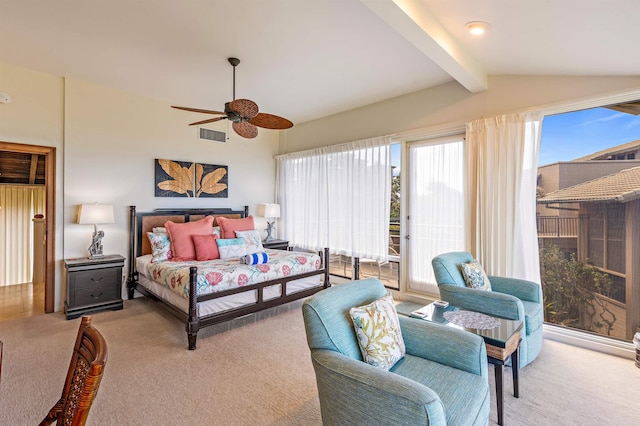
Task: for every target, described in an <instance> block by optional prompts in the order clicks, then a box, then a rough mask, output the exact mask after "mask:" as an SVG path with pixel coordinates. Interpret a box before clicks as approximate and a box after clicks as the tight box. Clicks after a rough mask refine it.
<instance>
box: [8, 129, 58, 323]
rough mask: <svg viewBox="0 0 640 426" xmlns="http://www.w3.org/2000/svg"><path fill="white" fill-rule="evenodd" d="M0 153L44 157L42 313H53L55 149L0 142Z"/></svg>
mask: <svg viewBox="0 0 640 426" xmlns="http://www.w3.org/2000/svg"><path fill="white" fill-rule="evenodd" d="M0 151H8V152H15V153H26V154H33V155H43V156H44V179H45V192H46V196H45V197H46V202H45V209H44V212H45V213H44V215H45V218H46V222H45V226H44V246H45V247H44V261H43V262H42V263H43V274H44V312H45V313H51V312H53V311H54V302H55V301H54V296H55V223H56V217H55V210H56V209H55V204H56V203H55V188H56V183H55V175H56V173H55V164H56V149H55V148H54V147H47V146H38V145H27V144H19V143H12V142H0Z"/></svg>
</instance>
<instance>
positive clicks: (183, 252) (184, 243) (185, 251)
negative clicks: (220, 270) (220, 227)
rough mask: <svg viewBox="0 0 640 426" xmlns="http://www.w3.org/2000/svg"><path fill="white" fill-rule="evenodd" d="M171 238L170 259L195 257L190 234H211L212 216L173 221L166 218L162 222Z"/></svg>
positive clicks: (183, 259)
mask: <svg viewBox="0 0 640 426" xmlns="http://www.w3.org/2000/svg"><path fill="white" fill-rule="evenodd" d="M164 226H165V228H167V233H168V234H169V238H170V239H171V254H172V255H173V257H172V258H171V260H173V261H176V262H184V261H187V260H194V259H195V258H196V250H195V248H194V246H193V241H192V240H191V236H192V235H212V232H213V231H212V229H213V228H212V227H213V216H207V217H205V218H204V219H200V220H198V221H195V222H186V223H175V222H171V221H170V220H168V221H167V222H165V224H164Z"/></svg>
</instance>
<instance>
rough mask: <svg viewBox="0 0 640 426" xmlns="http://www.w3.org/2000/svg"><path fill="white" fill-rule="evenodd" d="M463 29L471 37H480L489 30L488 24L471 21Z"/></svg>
mask: <svg viewBox="0 0 640 426" xmlns="http://www.w3.org/2000/svg"><path fill="white" fill-rule="evenodd" d="M465 27H466V28H467V30H468V31H469V33H471V34H472V35H482V34H484V33H485V32H486V31H487V29H488V28H489V24H487V23H486V22H482V21H471V22H467V23H466V24H465Z"/></svg>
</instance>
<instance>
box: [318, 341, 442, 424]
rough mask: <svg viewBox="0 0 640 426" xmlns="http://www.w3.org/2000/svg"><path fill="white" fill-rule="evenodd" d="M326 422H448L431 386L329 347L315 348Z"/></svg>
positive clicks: (321, 400)
mask: <svg viewBox="0 0 640 426" xmlns="http://www.w3.org/2000/svg"><path fill="white" fill-rule="evenodd" d="M311 359H312V361H313V367H314V369H315V372H316V382H317V384H318V393H319V396H320V406H321V410H322V422H323V423H324V424H395V423H397V421H398V419H403V422H405V424H416V425H417V424H429V425H446V416H445V413H444V406H443V404H442V401H441V400H440V397H439V396H438V394H437V393H435V392H434V391H433V390H431V389H429V388H428V387H426V386H424V385H422V384H420V383H418V382H415V381H413V380H411V379H408V378H406V377H403V376H400V375H398V374H395V373H391V372H389V371H386V370H383V369H381V368H377V367H373V366H371V365H369V364H367V363H366V362H363V361H360V360H354V359H352V358H349V357H347V356H344V355H342V354H340V353H338V352H335V351H331V350H327V349H312V350H311Z"/></svg>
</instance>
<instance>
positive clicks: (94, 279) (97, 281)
mask: <svg viewBox="0 0 640 426" xmlns="http://www.w3.org/2000/svg"><path fill="white" fill-rule="evenodd" d="M103 278H104V277H100V278H98V279H96V278H91V281H93V282H94V283H99V282H100V281H102V279H103Z"/></svg>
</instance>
